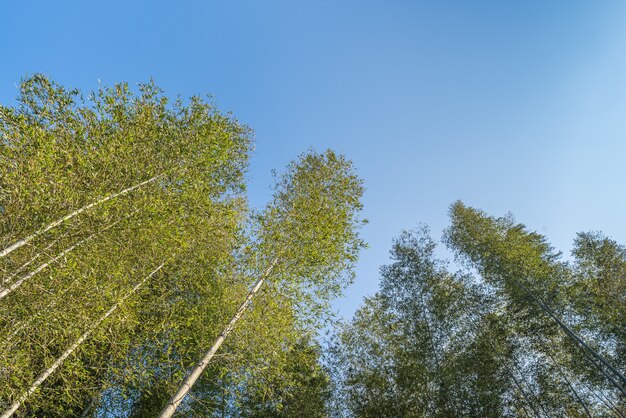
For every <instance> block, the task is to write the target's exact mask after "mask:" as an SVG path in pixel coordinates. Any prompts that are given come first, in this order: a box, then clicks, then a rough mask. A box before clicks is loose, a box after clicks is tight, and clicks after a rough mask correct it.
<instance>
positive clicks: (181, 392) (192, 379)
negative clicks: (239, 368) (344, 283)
mask: <svg viewBox="0 0 626 418" xmlns="http://www.w3.org/2000/svg"><path fill="white" fill-rule="evenodd" d="M277 262H278V259H276V258H275V259H274V261H272V263H271V264H270V266H269V267H268V268H267V270H265V273H263V275H262V276H261V277H260V278H259V279H258V280H257V282H256V283H255V285H254V287H253V288H252V290H251V291H250V292H249V293H248V296H246V299H245V300H244V301H243V303H242V304H241V306H240V307H239V309H238V310H237V313H236V314H235V316H233V317H232V319H231V320H230V322H229V323H228V325H226V328H224V330H223V331H222V333H221V334H220V335H219V337H217V339H216V340H215V343H213V346H212V347H211V348H210V349H209V351H207V352H206V353H205V354H204V356H203V357H202V359H201V360H200V361H199V362H198V364H196V365H195V366H194V368H193V369H191V373H189V375H188V376H187V377H186V378H185V380H183V382H182V383H181V384H180V386H179V387H178V390H177V391H176V393H175V394H174V396H172V398H171V399H170V401H169V402H168V404H167V405H166V406H165V408H163V410H162V411H161V414H160V415H159V418H169V417H171V416H172V415H173V414H174V412H175V411H176V408H178V406H179V405H180V403H181V402H182V401H183V399H184V398H185V396H186V395H187V393H189V391H190V390H191V388H192V387H193V385H194V384H195V383H196V381H197V380H198V378H199V377H200V375H201V374H202V372H203V371H204V369H206V367H207V366H208V365H209V363H210V362H211V359H212V358H213V356H214V355H215V353H216V352H217V350H219V348H220V347H221V345H222V343H223V342H224V340H225V339H226V337H228V334H230V333H231V331H232V330H233V328H235V325H236V324H237V321H239V319H241V317H242V315H243V313H244V312H245V311H246V309H247V308H248V306H249V305H250V302H251V301H252V298H253V297H254V295H256V294H257V292H258V291H259V289H260V288H261V286H262V285H263V282H264V281H265V279H266V278H267V276H269V274H270V272H271V271H272V269H273V268H274V266H275V265H276V263H277ZM2 418H4V417H2Z"/></svg>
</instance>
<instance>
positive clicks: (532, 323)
mask: <svg viewBox="0 0 626 418" xmlns="http://www.w3.org/2000/svg"><path fill="white" fill-rule="evenodd" d="M450 218H451V225H450V227H449V228H448V229H447V230H446V231H445V234H444V239H443V241H444V242H445V244H446V246H447V248H448V250H449V251H450V252H451V253H453V254H454V255H455V256H456V261H457V262H458V264H459V266H460V270H458V271H456V272H454V271H451V270H450V265H449V263H448V262H446V261H445V260H442V259H439V258H437V256H436V255H435V254H436V244H435V242H434V241H433V240H432V238H431V237H430V233H429V230H428V228H427V227H425V226H422V227H419V228H417V229H416V230H412V231H407V232H404V233H403V234H402V235H401V236H400V237H399V238H398V239H397V240H396V241H395V242H394V245H393V248H392V251H391V255H392V260H393V261H392V263H391V264H389V265H387V266H384V267H383V268H382V269H381V276H382V277H381V281H380V290H379V292H378V293H377V294H376V295H375V296H373V297H371V298H368V299H366V301H365V303H364V304H363V306H362V307H361V308H360V309H359V310H358V311H357V313H356V314H355V317H354V319H353V320H352V321H350V322H348V323H346V324H343V326H342V327H340V329H339V330H338V333H337V335H336V336H335V339H334V341H333V342H332V344H331V347H330V351H329V354H328V356H329V360H328V363H329V364H330V365H331V367H332V369H333V376H335V383H334V392H335V399H334V403H335V406H334V410H336V411H338V414H337V415H338V416H344V415H345V416H360V417H380V416H412V417H413V416H414V417H452V416H473V417H624V416H626V396H625V395H624V393H625V390H626V381H625V380H624V376H623V374H624V371H626V334H625V330H626V322H625V321H626V310H625V308H626V299H625V298H626V249H625V248H624V247H623V246H620V245H619V244H617V243H616V242H615V241H613V240H611V239H609V238H607V237H605V236H603V235H602V234H600V233H581V234H579V235H578V237H577V238H576V241H575V245H574V250H573V254H572V255H573V258H572V260H569V261H563V259H562V256H561V254H560V253H557V252H556V251H555V250H554V249H553V248H552V247H551V246H550V245H549V244H548V243H547V242H546V239H545V238H544V237H543V236H541V235H539V234H537V233H534V232H531V231H528V229H527V228H526V227H525V226H524V225H522V224H519V223H516V222H515V220H514V219H513V218H512V217H511V216H506V217H502V218H496V217H492V216H489V215H487V214H485V213H484V212H482V211H480V210H477V209H474V208H471V207H468V206H466V205H464V204H463V203H461V202H457V203H455V204H453V205H452V207H451V211H450Z"/></svg>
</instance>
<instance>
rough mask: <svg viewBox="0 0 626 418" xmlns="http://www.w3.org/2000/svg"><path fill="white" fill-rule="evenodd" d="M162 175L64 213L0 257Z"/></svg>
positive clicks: (5, 250) (2, 253) (17, 242)
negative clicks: (66, 213)
mask: <svg viewBox="0 0 626 418" xmlns="http://www.w3.org/2000/svg"><path fill="white" fill-rule="evenodd" d="M164 175H165V174H164V173H162V174H159V175H157V176H154V177H152V178H151V179H148V180H146V181H143V182H141V183H139V184H136V185H134V186H131V187H129V188H127V189H124V190H122V191H120V192H117V193H113V194H110V195H108V196H105V197H103V198H102V199H99V200H96V201H95V202H92V203H90V204H88V205H86V206H83V207H82V208H80V209H77V210H75V211H74V212H72V213H70V214H68V215H65V216H64V217H62V218H59V219H57V220H56V221H54V222H52V223H51V224H49V225H47V226H45V227H44V228H42V229H40V230H39V231H37V232H34V233H33V234H31V235H29V236H27V237H26V238H22V239H21V240H19V241H16V242H14V243H13V244H11V245H9V246H8V247H6V248H5V249H3V250H1V251H0V258H2V257H4V256H6V255H8V254H10V253H11V252H13V251H15V250H17V249H18V248H20V247H22V246H24V245H26V244H28V243H29V242H30V241H32V240H33V239H34V238H36V237H38V236H39V235H41V234H43V233H45V232H48V231H49V230H51V229H52V228H56V227H57V226H59V225H61V224H62V223H63V222H65V221H67V220H69V219H72V218H73V217H74V216H77V215H80V214H81V213H82V212H84V211H86V210H88V209H91V208H93V207H94V206H98V205H100V204H102V203H104V202H106V201H107V200H111V199H114V198H116V197H119V196H122V195H125V194H127V193H130V192H132V191H133V190H135V189H137V188H139V187H141V186H144V185H146V184H148V183H152V182H153V181H156V180H158V179H159V178H161V177H163V176H164Z"/></svg>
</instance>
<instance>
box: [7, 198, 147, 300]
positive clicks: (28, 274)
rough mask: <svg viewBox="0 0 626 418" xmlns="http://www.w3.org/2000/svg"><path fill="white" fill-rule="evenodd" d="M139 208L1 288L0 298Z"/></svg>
mask: <svg viewBox="0 0 626 418" xmlns="http://www.w3.org/2000/svg"><path fill="white" fill-rule="evenodd" d="M137 211H138V210H135V211H133V212H132V213H131V214H130V215H128V216H125V217H124V218H122V219H119V220H117V221H115V222H113V223H112V224H110V225H108V226H106V227H105V228H103V229H102V230H100V231H98V232H94V233H93V234H91V235H89V236H88V237H87V238H85V239H82V240H80V241H78V242H77V243H76V244H74V245H72V246H71V247H69V248H67V249H65V250H63V251H61V253H60V254H58V255H57V256H55V257H54V258H52V259H50V260H49V261H47V262H45V263H43V264H41V265H40V266H39V267H37V268H36V269H35V270H33V271H31V272H29V273H27V274H25V275H24V276H22V277H21V278H20V279H19V280H17V281H15V282H13V283H12V284H11V285H10V286H9V287H5V288H0V300H2V299H3V298H4V297H5V296H7V295H8V294H9V293H11V292H13V291H14V290H15V289H17V288H18V287H20V286H21V285H22V284H23V283H24V282H25V281H26V280H28V279H30V278H31V277H33V276H34V275H36V274H37V273H39V272H40V271H42V270H44V269H45V268H47V267H48V266H49V265H50V264H52V263H55V262H56V261H58V260H59V259H61V258H63V257H64V256H65V255H67V254H68V253H70V252H72V251H73V250H74V249H76V247H79V246H80V245H82V244H84V243H85V242H87V241H89V240H91V239H93V238H94V237H95V236H97V235H100V234H101V233H103V232H104V231H106V230H107V229H110V228H113V227H114V226H115V225H116V224H118V223H119V222H121V221H123V220H124V219H127V218H128V217H130V216H132V215H133V214H135V213H137Z"/></svg>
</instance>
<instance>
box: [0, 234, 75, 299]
mask: <svg viewBox="0 0 626 418" xmlns="http://www.w3.org/2000/svg"><path fill="white" fill-rule="evenodd" d="M65 235H67V234H64V235H63V236H62V237H61V238H63V237H65ZM59 240H60V239H57V240H55V241H54V242H52V243H50V244H48V245H47V246H46V247H45V248H44V249H43V250H41V251H39V252H38V253H37V254H35V255H34V256H33V257H32V258H31V259H30V260H28V261H27V262H25V263H24V264H22V265H21V266H19V267H18V268H17V270H15V271H14V272H13V273H11V274H10V275H9V276H8V277H6V278H4V279H2V286H3V287H4V286H5V285H6V283H8V282H10V281H11V280H13V279H14V278H15V276H17V275H18V274H20V273H21V272H22V271H23V270H24V269H25V268H26V267H28V266H30V265H31V264H32V263H34V262H35V260H37V259H38V258H39V257H41V256H42V255H43V254H46V252H47V251H48V250H49V249H50V248H52V247H53V246H54V245H55V244H56V243H57V242H59Z"/></svg>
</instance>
